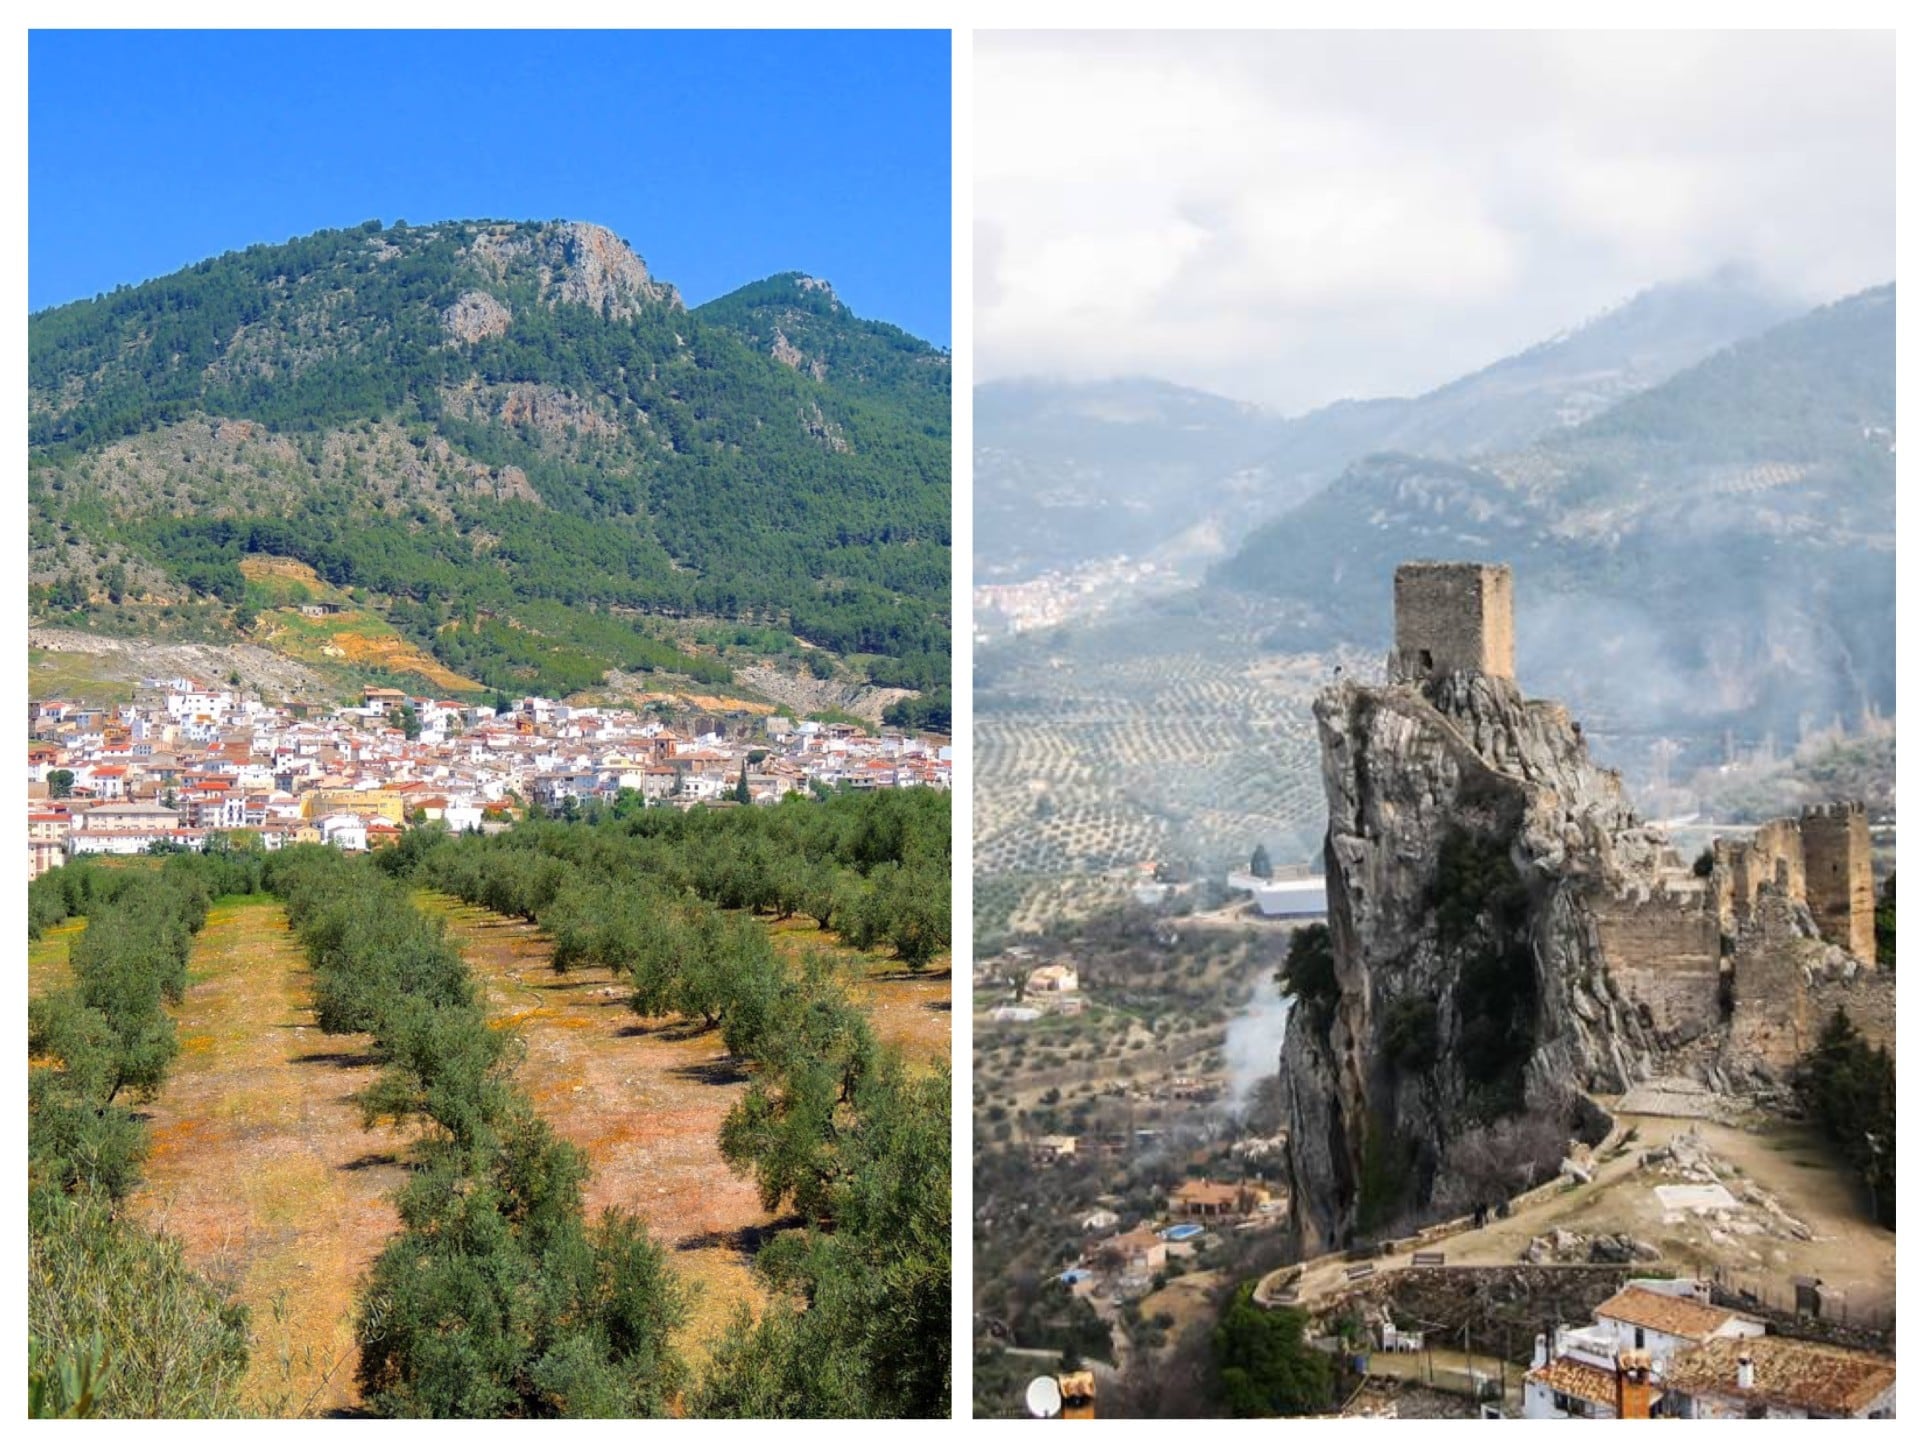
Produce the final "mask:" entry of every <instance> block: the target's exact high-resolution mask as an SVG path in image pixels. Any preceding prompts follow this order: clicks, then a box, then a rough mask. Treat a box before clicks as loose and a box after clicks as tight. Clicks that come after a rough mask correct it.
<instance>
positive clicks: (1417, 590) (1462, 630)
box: [1388, 561, 1513, 681]
mask: <svg viewBox="0 0 1920 1441" xmlns="http://www.w3.org/2000/svg"><path fill="white" fill-rule="evenodd" d="M1393 645H1394V649H1393V655H1392V656H1391V657H1390V659H1389V666H1388V669H1389V671H1390V673H1391V679H1393V680H1395V681H1425V680H1430V679H1433V678H1435V677H1438V676H1445V675H1452V674H1455V673H1458V672H1461V671H1477V672H1479V673H1480V674H1483V675H1489V676H1494V677H1497V678H1499V679H1502V680H1511V679H1512V678H1513V572H1512V571H1511V570H1509V569H1508V568H1507V567H1506V566H1504V565H1473V564H1442V563H1438V562H1430V561H1418V562H1413V563H1411V564H1408V565H1403V566H1401V567H1400V568H1399V569H1397V570H1396V571H1395V572H1394V574H1393Z"/></svg>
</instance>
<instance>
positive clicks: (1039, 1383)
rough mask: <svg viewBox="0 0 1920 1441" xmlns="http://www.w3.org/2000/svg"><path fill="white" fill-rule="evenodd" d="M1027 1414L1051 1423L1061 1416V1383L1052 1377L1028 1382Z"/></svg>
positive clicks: (1037, 1378) (1040, 1377) (1038, 1378)
mask: <svg viewBox="0 0 1920 1441" xmlns="http://www.w3.org/2000/svg"><path fill="white" fill-rule="evenodd" d="M1027 1414H1029V1415H1031V1416H1037V1417H1038V1418H1039V1419H1040V1420H1042V1421H1050V1420H1052V1419H1053V1418H1054V1417H1055V1416H1058V1415H1059V1414H1060V1383H1059V1382H1058V1381H1056V1380H1054V1379H1053V1377H1051V1376H1035V1377H1034V1378H1033V1379H1032V1380H1031V1381H1029V1382H1027Z"/></svg>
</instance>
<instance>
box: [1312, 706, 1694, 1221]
mask: <svg viewBox="0 0 1920 1441" xmlns="http://www.w3.org/2000/svg"><path fill="white" fill-rule="evenodd" d="M1314 714H1315V719H1316V721H1317V723H1318V726H1319V731H1320V741H1321V754H1322V771H1323V780H1324V783H1325V787H1326V795H1327V808H1328V826H1327V840H1326V871H1327V902H1328V923H1329V929H1330V931H1331V939H1332V950H1333V972H1334V975H1333V979H1334V983H1335V985H1334V987H1333V988H1332V993H1331V994H1327V995H1325V996H1324V997H1323V999H1322V1000H1321V1001H1320V1002H1319V1003H1317V1004H1316V1003H1312V1002H1304V1003H1303V1004H1301V1005H1298V1006H1296V1007H1295V1008H1294V1011H1293V1013H1292V1015H1291V1017H1290V1018H1289V1021H1288V1027H1287V1036H1286V1042H1285V1046H1284V1049H1283V1051H1282V1084H1283V1094H1284V1095H1285V1097H1286V1101H1287V1106H1288V1110H1289V1113H1290V1114H1289V1135H1290V1148H1289V1164H1290V1166H1291V1168H1292V1171H1293V1181H1294V1197H1295V1207H1294V1215H1295V1217H1296V1218H1297V1220H1296V1224H1297V1225H1298V1226H1299V1227H1300V1228H1301V1229H1302V1232H1303V1236H1302V1239H1303V1242H1304V1243H1305V1244H1306V1245H1307V1246H1308V1248H1309V1249H1326V1248H1330V1247H1334V1246H1338V1245H1343V1244H1346V1243H1347V1242H1348V1241H1349V1240H1351V1239H1354V1238H1356V1237H1357V1236H1358V1235H1360V1234H1362V1233H1369V1232H1387V1231H1390V1230H1391V1228H1392V1227H1393V1225H1394V1223H1395V1222H1397V1221H1399V1220H1400V1219H1402V1218H1404V1217H1406V1216H1408V1215H1410V1214H1413V1213H1416V1212H1419V1211H1421V1210H1423V1209H1425V1208H1426V1207H1427V1206H1428V1205H1429V1204H1431V1203H1432V1201H1433V1198H1434V1195H1435V1192H1436V1190H1437V1189H1438V1190H1442V1191H1445V1192H1447V1193H1449V1194H1455V1195H1458V1194H1466V1193H1470V1192H1471V1191H1472V1190H1474V1189H1475V1181H1476V1178H1473V1177H1466V1176H1460V1175H1456V1174H1452V1172H1453V1170H1454V1168H1455V1166H1456V1158H1455V1155H1454V1146H1453V1143H1454V1142H1455V1141H1456V1140H1457V1139H1458V1138H1459V1137H1461V1136H1463V1135H1465V1134H1466V1133H1467V1132H1469V1131H1471V1130H1474V1129H1476V1128H1479V1127H1483V1126H1485V1125H1487V1124H1489V1123H1491V1122H1492V1121H1493V1120H1494V1119H1496V1118H1499V1117H1512V1116H1520V1117H1528V1116H1531V1117H1537V1118H1539V1119H1540V1120H1541V1121H1542V1122H1543V1123H1547V1124H1553V1125H1560V1126H1565V1127H1568V1128H1571V1126H1572V1124H1573V1121H1572V1117H1573V1116H1574V1114H1575V1112H1576V1109H1577V1102H1576V1098H1577V1096H1578V1095H1579V1093H1580V1092H1582V1091H1583V1090H1588V1089H1591V1090H1598V1091H1619V1090H1622V1089H1625V1088H1626V1087H1627V1086H1628V1085H1630V1084H1631V1083H1632V1082H1633V1081H1635V1080H1636V1079H1638V1078H1640V1077H1642V1076H1644V1075H1645V1074H1647V1073H1648V1070H1649V1068H1650V1058H1651V1056H1652V1054H1653V1052H1654V1050H1655V1047H1656V1042H1655V1040H1654V1038H1653V1036H1652V1035H1651V1032H1650V1028H1649V1027H1648V1025H1647V1024H1646V1022H1645V1021H1644V1019H1643V1018H1642V1016H1641V1014H1640V1013H1639V1012H1638V1010H1637V1009H1636V1008H1635V1007H1634V1006H1632V1005H1631V1004H1629V1003H1628V1002H1627V1001H1626V1000H1625V999H1624V998H1623V997H1622V995H1621V994H1620V993H1619V992H1618V990H1617V989H1616V987H1615V986H1614V985H1613V984H1612V982H1611V981H1610V979H1609V976H1608V973H1607V969H1606V966H1605V963H1604V959H1603V957H1602V955H1601V951H1600V944H1599V938H1598V933H1597V926H1596V922H1595V902H1596V901H1598V900H1600V899H1602V898H1608V897H1615V896H1619V895H1622V894H1629V893H1632V892H1634V891H1636V890H1639V889H1647V890H1650V889H1652V888H1653V887H1654V886H1655V885H1656V884H1657V883H1658V881H1659V879H1660V872H1661V870H1662V867H1663V866H1664V864H1665V863H1666V861H1667V859H1668V857H1667V853H1666V852H1665V849H1664V846H1663V843H1662V839H1661V837H1660V836H1659V835H1658V834H1657V833H1655V832H1653V831H1651V830H1649V829H1647V828H1645V827H1643V826H1642V825H1640V823H1639V822H1638V820H1637V819H1636V818H1635V816H1634V815H1633V813H1632V812H1631V810H1630V809H1629V808H1628V805H1627V802H1626V798H1625V795H1624V793H1623V791H1622V789H1621V785H1620V781H1619V777H1618V776H1617V775H1616V774H1614V773H1613V772H1611V771H1608V770H1605V769H1603V768H1601V767H1599V766H1597V765H1595V764H1594V763H1593V762H1592V760H1591V759H1590V758H1589V757H1588V755H1587V750H1586V744H1585V742H1584V740H1583V739H1582V738H1581V735H1580V731H1579V728H1578V726H1576V725H1575V724H1574V723H1573V722H1572V721H1571V719H1570V718H1569V717H1568V716H1567V713H1566V712H1565V711H1564V710H1563V709H1562V708H1561V707H1559V706H1557V705H1553V704H1549V703H1540V702H1530V701H1528V700H1526V699H1524V698H1523V697H1522V696H1521V694H1520V692H1519V690H1518V688H1517V687H1516V686H1515V685H1514V684H1513V683H1512V682H1511V681H1508V680H1503V679H1500V678H1497V677H1489V676H1486V675H1481V674H1477V673H1458V674H1453V675H1449V676H1446V677H1443V678H1441V679H1438V680H1435V681H1433V682H1431V683H1429V684H1428V685H1426V686H1425V687H1419V686H1415V685H1411V684H1408V685H1397V686H1388V687H1371V686H1362V685H1357V684H1354V683H1352V682H1347V683H1344V684H1340V685H1336V686H1334V687H1332V688H1331V689H1329V690H1327V691H1326V692H1324V693H1323V694H1322V695H1321V697H1320V699H1319V701H1318V702H1317V704H1316V705H1315V707H1314ZM1462 1164H1464V1163H1462Z"/></svg>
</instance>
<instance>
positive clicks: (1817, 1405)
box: [1667, 1336, 1894, 1415]
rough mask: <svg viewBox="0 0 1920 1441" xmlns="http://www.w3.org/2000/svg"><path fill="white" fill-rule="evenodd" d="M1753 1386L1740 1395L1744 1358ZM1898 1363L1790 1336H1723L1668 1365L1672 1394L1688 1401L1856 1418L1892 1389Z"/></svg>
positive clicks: (1668, 1386)
mask: <svg viewBox="0 0 1920 1441" xmlns="http://www.w3.org/2000/svg"><path fill="white" fill-rule="evenodd" d="M1742 1356H1751V1357H1752V1358H1753V1385H1752V1386H1750V1387H1748V1388H1747V1389H1746V1390H1744V1391H1742V1390H1741V1389H1740V1358H1741V1357H1742ZM1893 1375H1894V1372H1893V1362H1891V1361H1889V1360H1887V1359H1886V1358H1884V1357H1881V1356H1874V1355H1870V1354H1868V1353H1867V1352H1865V1351H1847V1350H1843V1349H1842V1348H1841V1347H1838V1346H1822V1345H1820V1344H1818V1343H1817V1342H1813V1341H1795V1340H1793V1339H1791V1338H1790V1337H1786V1336H1722V1337H1720V1338H1719V1339H1718V1340H1714V1341H1708V1342H1707V1343H1706V1344H1705V1345H1702V1346H1696V1347H1694V1348H1693V1349H1691V1350H1689V1351H1684V1352H1682V1353H1681V1354H1679V1355H1678V1356H1675V1357H1674V1358H1673V1360H1671V1361H1669V1362H1668V1363H1667V1389H1668V1390H1670V1391H1679V1392H1682V1393H1683V1394H1685V1395H1689V1396H1702V1395H1714V1396H1747V1397H1751V1398H1752V1399H1754V1400H1756V1401H1766V1402H1771V1403H1773V1404H1776V1405H1780V1406H1790V1407H1797V1408H1799V1409H1802V1410H1807V1411H1817V1412H1823V1413H1830V1414H1839V1415H1852V1414H1853V1413H1854V1412H1856V1411H1858V1410H1860V1409H1861V1408H1862V1407H1864V1406H1866V1405H1868V1404H1869V1403H1870V1402H1872V1400H1873V1399H1874V1398H1875V1397H1876V1396H1878V1395H1879V1394H1880V1393H1881V1392H1882V1391H1885V1390H1886V1389H1887V1388H1888V1387H1889V1386H1891V1385H1893Z"/></svg>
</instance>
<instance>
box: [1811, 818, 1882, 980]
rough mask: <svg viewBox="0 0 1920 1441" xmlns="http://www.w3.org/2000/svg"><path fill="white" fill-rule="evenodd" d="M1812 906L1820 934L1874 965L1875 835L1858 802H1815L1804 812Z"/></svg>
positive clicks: (1866, 962) (1856, 958)
mask: <svg viewBox="0 0 1920 1441" xmlns="http://www.w3.org/2000/svg"><path fill="white" fill-rule="evenodd" d="M1800 835H1801V841H1802V844H1803V846H1804V848H1805V852H1806V874H1807V881H1806V887H1807V909H1808V910H1810V911H1812V912H1813V923H1814V924H1815V925H1817V926H1818V927H1819V928H1820V934H1821V935H1823V936H1825V937H1826V938H1827V939H1828V940H1830V941H1832V942H1833V943H1834V944H1835V945H1836V946H1841V947H1843V948H1844V949H1845V950H1846V951H1847V952H1848V953H1849V954H1850V955H1852V956H1853V957H1854V959H1855V960H1858V961H1861V962H1863V963H1865V964H1867V965H1872V964H1873V960H1874V947H1873V838H1872V837H1871V836H1870V835H1869V834H1868V833H1867V813H1866V811H1865V810H1864V809H1863V808H1862V807H1861V806H1860V804H1859V802H1857V801H1849V802H1845V803H1842V804H1838V805H1827V806H1809V807H1807V809H1806V810H1805V811H1804V812H1803V813H1802V814H1801V817H1800Z"/></svg>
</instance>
